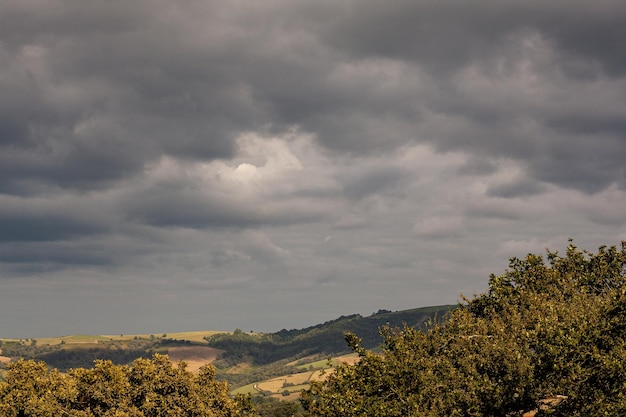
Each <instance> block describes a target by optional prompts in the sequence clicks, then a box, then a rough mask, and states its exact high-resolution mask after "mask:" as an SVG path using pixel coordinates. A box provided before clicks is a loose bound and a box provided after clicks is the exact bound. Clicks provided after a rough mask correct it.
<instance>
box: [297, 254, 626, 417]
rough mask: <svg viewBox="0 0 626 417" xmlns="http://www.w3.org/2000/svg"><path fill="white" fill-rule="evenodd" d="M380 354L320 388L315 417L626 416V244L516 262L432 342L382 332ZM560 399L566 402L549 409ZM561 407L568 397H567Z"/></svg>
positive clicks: (437, 329)
mask: <svg viewBox="0 0 626 417" xmlns="http://www.w3.org/2000/svg"><path fill="white" fill-rule="evenodd" d="M382 334H383V336H384V349H383V352H382V353H381V354H377V353H373V352H371V351H369V350H367V349H364V348H362V347H361V344H360V340H359V339H358V338H357V337H356V336H354V335H353V334H348V335H347V336H346V340H347V341H348V344H349V345H350V346H351V348H352V349H353V350H354V351H355V352H357V353H358V354H359V356H360V358H361V359H360V362H358V363H357V364H355V365H353V366H350V365H340V366H339V367H337V368H336V369H335V370H334V372H333V373H332V374H331V375H330V376H329V377H328V379H327V380H326V381H324V382H313V383H312V384H311V387H310V389H309V390H307V391H305V392H304V393H303V397H302V402H303V405H304V407H305V409H307V410H308V411H310V412H311V413H313V414H314V415H318V416H374V417H375V416H381V417H382V416H520V415H522V413H523V412H524V411H529V410H532V409H539V412H538V414H537V415H538V416H540V415H552V416H583V415H584V416H588V415H611V416H616V415H626V361H624V358H625V357H626V242H623V243H622V247H621V250H618V249H617V248H616V247H611V248H606V247H601V248H600V249H599V250H598V252H597V253H595V254H590V253H588V252H586V251H580V250H579V249H578V248H576V247H575V246H574V245H573V244H571V242H570V245H569V246H568V248H567V252H566V254H565V256H564V257H561V256H560V255H559V254H558V252H550V251H548V253H547V261H545V260H544V258H543V257H541V256H537V255H532V254H530V255H528V256H527V257H526V258H525V259H517V258H513V259H512V260H511V261H510V264H509V269H508V270H507V271H506V272H505V273H504V274H503V275H499V276H495V275H492V276H491V277H490V281H489V290H488V292H487V293H485V294H481V295H478V296H475V297H474V298H473V299H471V300H467V299H466V300H465V303H464V304H463V305H462V306H461V308H458V309H456V310H454V311H452V312H451V313H450V315H449V318H448V320H447V321H445V322H443V323H440V324H434V325H433V326H432V327H431V328H430V329H429V330H428V331H425V332H424V331H419V330H416V329H414V328H409V327H405V328H403V329H392V328H385V329H383V330H382ZM556 395H560V396H564V397H567V399H566V400H565V401H560V402H559V401H554V402H546V401H544V400H545V399H548V398H551V397H554V396H556ZM561 398H563V397H561Z"/></svg>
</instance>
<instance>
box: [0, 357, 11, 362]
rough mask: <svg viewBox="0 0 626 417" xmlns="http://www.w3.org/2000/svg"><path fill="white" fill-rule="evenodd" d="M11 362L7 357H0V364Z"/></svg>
mask: <svg viewBox="0 0 626 417" xmlns="http://www.w3.org/2000/svg"><path fill="white" fill-rule="evenodd" d="M9 362H11V358H9V357H8V356H0V363H9Z"/></svg>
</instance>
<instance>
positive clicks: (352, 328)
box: [206, 305, 457, 367]
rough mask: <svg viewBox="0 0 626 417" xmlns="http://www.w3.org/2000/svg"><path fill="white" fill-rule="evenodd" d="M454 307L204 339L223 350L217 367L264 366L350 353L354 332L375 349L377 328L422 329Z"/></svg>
mask: <svg viewBox="0 0 626 417" xmlns="http://www.w3.org/2000/svg"><path fill="white" fill-rule="evenodd" d="M456 307H457V306H456V305H444V306H435V307H425V308H416V309H412V310H403V311H396V312H390V311H386V310H380V311H379V312H377V313H374V314H372V315H371V316H368V317H363V316H361V315H359V314H354V315H350V316H342V317H339V318H338V319H335V320H331V321H327V322H325V323H322V324H318V325H316V326H311V327H307V328H305V329H299V330H296V329H294V330H286V329H284V330H281V331H279V332H276V333H269V334H248V333H244V332H242V331H240V330H237V331H235V332H234V333H232V334H225V333H224V334H216V335H213V336H210V337H207V338H206V340H207V342H208V344H209V346H211V347H214V348H218V349H222V350H224V351H225V352H224V353H223V354H222V356H221V360H220V362H218V363H217V365H218V366H220V367H229V366H234V365H235V364H237V363H241V362H244V361H247V362H252V363H254V364H256V365H266V364H269V363H272V362H277V361H281V360H286V359H298V358H302V357H305V356H310V355H323V354H325V355H335V354H341V353H344V352H347V351H349V349H348V347H347V345H346V342H345V341H344V334H345V333H346V332H352V333H355V334H356V335H357V336H359V337H360V338H361V339H362V340H363V346H364V347H366V348H374V347H377V346H379V345H380V344H381V342H382V339H381V337H380V334H379V329H380V328H381V327H382V326H391V327H401V326H403V325H405V324H406V325H407V326H410V327H414V328H423V327H424V326H425V324H426V323H427V322H429V321H431V320H433V319H435V318H443V317H444V316H445V315H446V313H447V312H448V311H450V310H451V309H454V308H456Z"/></svg>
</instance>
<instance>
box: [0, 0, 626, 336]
mask: <svg viewBox="0 0 626 417" xmlns="http://www.w3.org/2000/svg"><path fill="white" fill-rule="evenodd" d="M624 15H626V4H624V2H623V1H620V0H601V1H600V2H595V3H593V4H591V3H589V2H583V1H579V0H574V1H570V2H556V3H555V2H549V3H547V2H540V1H534V0H533V1H524V2H522V1H513V2H507V3H502V2H497V1H493V0H477V1H474V2H472V3H471V4H469V3H467V4H466V3H463V2H458V1H455V0H443V1H438V2H427V1H406V0H398V1H392V2H391V3H384V4H383V3H380V2H375V1H370V0H366V1H356V0H341V1H325V0H323V1H316V2H293V1H284V0H271V1H263V2H258V3H254V4H248V3H246V4H244V3H242V2H238V1H234V2H204V1H197V0H192V1H186V2H169V1H157V2H153V1H144V0H139V1H135V2H132V4H131V3H127V2H122V1H109V2H104V1H96V2H92V3H85V2H80V1H77V0H52V1H39V0H34V1H22V2H5V3H3V4H1V5H0V74H2V76H0V91H1V94H0V279H1V280H2V282H3V291H2V292H1V295H0V327H2V328H6V329H11V331H12V332H15V333H16V334H17V333H20V332H21V331H22V330H21V329H22V328H23V329H32V330H33V331H35V330H37V329H43V330H46V329H51V330H49V331H47V330H46V332H52V333H67V332H69V331H71V330H70V329H69V328H68V329H67V330H63V329H62V328H61V327H55V326H60V325H59V324H58V323H64V322H66V323H70V322H72V320H73V319H74V317H76V316H77V315H76V312H75V311H72V309H71V308H70V307H67V308H65V307H64V308H62V309H58V310H54V308H53V306H52V304H51V303H49V302H48V303H46V302H45V300H46V299H47V297H48V294H49V293H53V294H55V297H58V302H59V303H64V305H67V306H72V305H74V306H76V308H77V309H78V308H80V309H83V310H85V308H84V307H85V306H86V305H87V304H89V305H91V306H93V308H94V313H93V314H91V315H90V314H89V313H88V312H85V311H82V314H81V315H80V316H81V317H84V319H85V320H87V321H92V322H93V323H99V324H100V325H102V326H103V327H107V328H110V327H111V326H113V325H114V324H115V323H120V322H124V321H123V320H121V319H120V314H121V313H118V310H119V311H120V312H121V311H124V312H125V316H133V317H136V319H134V320H132V321H131V320H128V321H127V322H128V325H129V326H130V325H131V324H132V325H137V326H139V325H141V323H144V324H146V325H150V326H156V327H158V326H159V323H169V324H171V325H172V326H174V327H177V326H179V323H180V322H181V321H185V323H187V324H188V325H186V326H185V327H189V328H194V327H196V328H199V327H207V326H208V327H213V328H219V327H222V326H225V327H233V328H234V327H242V326H246V324H245V323H250V326H251V327H255V328H256V329H271V328H273V326H275V327H276V328H283V327H298V326H301V325H303V324H314V323H315V322H317V321H323V320H327V319H331V318H333V317H334V316H335V315H341V314H347V313H353V312H364V313H370V312H372V311H376V310H378V309H379V308H391V309H399V308H411V307H416V306H419V305H425V304H429V303H430V304H432V303H440V302H441V303H444V302H445V303H449V302H454V301H455V300H456V298H457V296H458V294H459V293H460V292H465V293H466V294H471V293H472V292H475V291H480V290H482V288H483V287H484V285H485V279H486V277H487V276H488V274H489V273H491V272H496V273H497V272H499V271H501V270H502V268H503V267H504V266H506V257H508V256H513V255H515V256H523V253H520V251H522V252H523V251H531V250H532V251H539V252H540V251H542V250H543V248H544V247H545V246H552V247H554V246H555V245H556V246H559V245H563V244H565V243H566V241H567V238H568V237H574V238H576V239H578V241H577V243H579V244H580V245H581V246H585V247H587V248H589V249H593V247H594V245H600V244H611V243H617V242H618V241H619V240H620V239H624V238H626V235H624V233H623V232H622V231H621V229H620V227H621V226H623V225H624V224H626V217H625V215H624V213H623V210H620V208H621V207H623V206H624V204H625V202H626V199H625V198H626V197H625V195H626V170H625V168H624V161H625V160H626V142H625V140H624V137H626V124H625V123H624V120H626V64H625V63H626V61H624V60H623V57H622V55H623V50H624V46H625V39H626V29H625V26H624V25H623V22H622V20H623V18H622V16H624ZM381 277H384V279H383V278H381ZM7 278H13V279H7ZM25 299H28V300H33V302H38V303H39V305H41V306H44V307H45V308H47V309H48V310H46V311H47V313H48V314H47V315H46V317H50V318H51V319H50V320H51V321H49V322H43V321H42V322H38V321H37V320H38V319H39V318H36V317H34V316H33V315H32V314H27V313H26V312H24V309H23V303H24V300H25ZM79 299H89V300H90V302H89V303H87V304H84V303H82V302H78V301H76V300H79ZM131 299H132V302H131ZM155 300H157V301H155ZM20 303H22V304H20ZM131 304H132V305H133V306H130V305H131ZM153 305H158V308H156V307H153ZM229 305H237V306H241V305H245V306H246V308H245V309H241V308H240V310H241V311H237V312H234V311H232V308H231V309H229ZM107 306H114V308H115V309H116V311H114V312H113V311H109V312H108V313H107ZM268 306H271V307H268ZM244 310H245V311H244ZM11 311H21V312H22V313H23V317H30V319H29V321H28V323H26V322H24V323H21V322H20V320H17V319H16V320H8V319H6V320H5V319H4V318H5V317H10V312H11ZM55 311H59V312H62V313H58V314H56V313H55ZM217 311H219V312H220V313H221V312H223V311H229V312H230V313H229V314H216V312H217ZM286 311H289V314H285V312H286ZM69 316H71V317H69ZM148 316H149V317H150V319H149V320H148V319H147V318H146V317H148ZM207 316H211V317H212V318H215V320H218V321H217V322H215V324H211V323H207V321H206V317H207ZM286 316H287V318H285V317H286ZM63 317H65V318H66V320H63ZM68 317H69V318H68ZM106 317H109V319H107V318H106ZM141 317H144V318H141ZM169 317H171V318H169ZM36 319H37V320H36ZM1 320H5V321H4V322H2V321H1ZM244 320H247V321H245V323H244V322H242V321H244ZM279 320H287V321H281V322H280V323H278V321H279ZM87 321H85V323H87ZM107 323H108V324H107ZM38 326H39V327H38ZM55 329H58V332H57V331H56V330H55ZM64 329H65V328H64ZM89 330H90V329H88V328H87V329H85V328H83V329H81V330H80V331H81V332H84V331H89ZM135 330H137V331H152V329H144V328H140V329H135ZM155 330H156V331H164V330H165V329H155ZM172 330H176V329H172ZM119 331H125V332H128V330H123V329H120V330H115V331H114V332H119ZM23 334H24V336H26V337H28V336H32V334H29V332H27V330H24V333H23ZM0 336H2V335H0ZM9 336H10V335H9Z"/></svg>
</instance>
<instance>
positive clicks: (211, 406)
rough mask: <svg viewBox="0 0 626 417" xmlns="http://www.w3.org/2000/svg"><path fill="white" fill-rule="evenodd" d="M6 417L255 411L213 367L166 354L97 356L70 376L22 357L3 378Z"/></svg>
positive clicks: (219, 416)
mask: <svg viewBox="0 0 626 417" xmlns="http://www.w3.org/2000/svg"><path fill="white" fill-rule="evenodd" d="M0 415H2V416H4V417H59V416H60V417H63V416H68V417H113V416H115V417H166V416H167V417H236V416H244V415H253V414H252V412H251V409H250V407H248V406H247V404H246V403H245V402H243V401H236V400H233V399H231V398H229V396H228V387H227V384H226V383H222V382H218V381H216V380H215V371H214V368H213V367H212V366H210V365H208V366H205V367H203V368H202V369H200V371H199V372H198V373H197V374H193V373H191V372H189V371H187V370H186V369H185V365H184V364H179V365H178V366H174V364H173V363H172V362H171V361H170V360H169V359H168V357H167V356H164V355H158V354H157V355H154V357H153V358H152V359H137V360H135V361H134V362H133V363H132V365H114V364H113V363H112V362H111V361H103V360H98V361H96V362H95V365H94V367H93V368H91V369H85V368H78V369H73V370H71V371H70V372H69V373H68V374H61V373H60V372H58V371H57V370H56V369H54V370H49V369H48V367H47V366H46V364H45V363H44V362H35V361H33V360H20V361H18V362H15V363H13V364H11V365H10V366H9V370H8V372H7V375H6V381H5V382H0Z"/></svg>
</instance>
